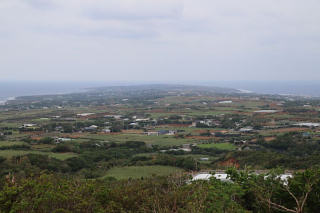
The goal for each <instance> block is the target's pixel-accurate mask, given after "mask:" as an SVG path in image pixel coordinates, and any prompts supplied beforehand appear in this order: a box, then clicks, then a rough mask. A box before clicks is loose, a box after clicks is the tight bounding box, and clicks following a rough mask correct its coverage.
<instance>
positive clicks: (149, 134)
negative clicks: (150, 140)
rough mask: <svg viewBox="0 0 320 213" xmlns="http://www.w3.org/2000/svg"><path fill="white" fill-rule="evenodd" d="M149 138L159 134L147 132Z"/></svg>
mask: <svg viewBox="0 0 320 213" xmlns="http://www.w3.org/2000/svg"><path fill="white" fill-rule="evenodd" d="M145 134H147V135H148V136H158V135H159V132H145Z"/></svg>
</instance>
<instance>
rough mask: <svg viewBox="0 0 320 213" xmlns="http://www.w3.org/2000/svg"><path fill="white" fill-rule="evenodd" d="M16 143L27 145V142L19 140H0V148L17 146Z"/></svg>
mask: <svg viewBox="0 0 320 213" xmlns="http://www.w3.org/2000/svg"><path fill="white" fill-rule="evenodd" d="M17 145H27V143H25V142H20V141H0V148H1V147H8V146H17Z"/></svg>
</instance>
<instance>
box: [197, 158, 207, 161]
mask: <svg viewBox="0 0 320 213" xmlns="http://www.w3.org/2000/svg"><path fill="white" fill-rule="evenodd" d="M199 160H200V161H208V160H209V158H200V159H199Z"/></svg>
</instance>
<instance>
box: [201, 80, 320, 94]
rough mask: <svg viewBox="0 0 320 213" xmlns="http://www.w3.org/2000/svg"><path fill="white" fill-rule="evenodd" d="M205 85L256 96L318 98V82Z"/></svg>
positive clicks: (319, 84)
mask: <svg viewBox="0 0 320 213" xmlns="http://www.w3.org/2000/svg"><path fill="white" fill-rule="evenodd" d="M205 84H206V85H210V86H218V87H227V88H233V89H240V90H247V91H251V92H254V93H258V94H278V95H295V96H310V97H320V81H214V82H207V83H205Z"/></svg>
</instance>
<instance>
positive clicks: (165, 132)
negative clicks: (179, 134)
mask: <svg viewBox="0 0 320 213" xmlns="http://www.w3.org/2000/svg"><path fill="white" fill-rule="evenodd" d="M158 134H159V135H174V134H176V131H174V130H159V131H158Z"/></svg>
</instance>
